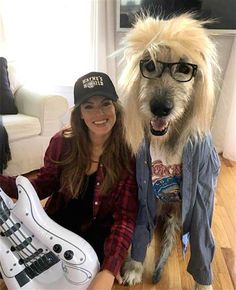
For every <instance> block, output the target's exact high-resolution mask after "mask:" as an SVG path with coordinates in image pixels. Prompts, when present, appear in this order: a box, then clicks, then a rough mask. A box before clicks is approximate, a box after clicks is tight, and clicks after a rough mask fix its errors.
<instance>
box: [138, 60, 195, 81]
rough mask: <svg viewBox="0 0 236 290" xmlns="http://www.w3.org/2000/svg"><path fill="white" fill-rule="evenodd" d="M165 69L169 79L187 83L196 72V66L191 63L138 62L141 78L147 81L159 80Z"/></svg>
mask: <svg viewBox="0 0 236 290" xmlns="http://www.w3.org/2000/svg"><path fill="white" fill-rule="evenodd" d="M166 68H168V70H169V72H170V75H171V77H172V78H173V79H174V80H176V81H178V82H189V81H190V80H191V79H192V78H193V77H194V76H195V75H196V72H197V65H196V64H192V63H187V62H173V63H169V62H163V61H158V60H157V61H155V62H154V61H153V60H151V59H142V60H140V71H141V73H142V76H143V77H145V78H147V79H156V78H160V77H161V76H162V74H163V72H164V71H165V69H166Z"/></svg>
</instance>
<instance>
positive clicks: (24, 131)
mask: <svg viewBox="0 0 236 290" xmlns="http://www.w3.org/2000/svg"><path fill="white" fill-rule="evenodd" d="M8 72H9V79H10V83H11V88H12V91H13V93H14V97H15V103H16V106H17V108H18V114H17V115H3V116H2V121H3V125H4V126H5V128H6V130H7V133H8V138H9V145H10V150H11V156H12V160H10V161H9V162H8V166H7V168H6V169H5V170H4V171H3V174H4V175H19V174H24V173H27V172H30V171H33V170H36V169H39V168H40V167H41V166H42V165H43V157H44V153H45V150H46V148H47V146H48V143H49V140H50V138H51V137H52V136H53V135H54V134H55V133H56V132H57V131H59V130H60V129H61V128H62V126H63V122H62V120H63V116H64V115H65V113H66V112H67V110H68V102H67V100H66V98H64V97H62V96H59V95H54V94H42V93H41V94H40V93H36V92H32V91H30V90H29V89H27V88H25V87H24V86H21V85H20V84H19V83H17V81H16V80H15V79H14V77H15V74H14V69H13V68H11V67H8Z"/></svg>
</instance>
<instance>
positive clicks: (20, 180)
mask: <svg viewBox="0 0 236 290" xmlns="http://www.w3.org/2000/svg"><path fill="white" fill-rule="evenodd" d="M16 184H17V188H18V200H17V202H16V203H13V201H12V200H11V199H10V198H9V197H8V196H7V195H6V194H5V193H4V192H3V190H1V189H0V232H1V235H0V271H1V274H2V277H3V279H4V282H5V283H6V285H7V287H8V289H9V290H13V289H26V290H47V289H54V290H56V289H63V290H73V289H77V290H78V289H81V290H85V289H87V288H88V286H89V285H90V283H91V281H92V279H93V278H94V277H95V275H96V273H97V272H98V271H99V267H100V265H99V262H98V258H97V255H96V253H95V251H94V250H93V248H92V247H91V246H90V245H89V243H88V242H86V241H85V240H84V239H82V238H81V237H80V236H78V235H76V234H74V233H72V232H71V231H69V230H67V229H65V228H63V227H61V226H60V225H58V224H57V223H55V222H54V221H53V220H52V219H50V218H49V217H48V215H47V214H46V213H45V211H44V209H43V208H42V205H41V203H40V200H39V198H38V195H37V193H36V192H35V190H34V188H33V186H32V184H31V183H30V182H29V180H28V179H27V178H25V177H23V176H18V177H17V179H16Z"/></svg>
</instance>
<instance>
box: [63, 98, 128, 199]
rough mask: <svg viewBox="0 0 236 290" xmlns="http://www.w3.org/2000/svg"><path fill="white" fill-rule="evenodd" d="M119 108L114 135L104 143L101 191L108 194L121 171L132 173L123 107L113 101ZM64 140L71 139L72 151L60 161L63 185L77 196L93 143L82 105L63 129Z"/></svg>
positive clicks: (89, 160) (101, 158) (87, 167)
mask: <svg viewBox="0 0 236 290" xmlns="http://www.w3.org/2000/svg"><path fill="white" fill-rule="evenodd" d="M113 104H114V106H115V111H116V122H115V125H114V127H113V128H112V132H111V135H110V136H109V138H108V139H107V141H106V142H105V144H104V150H103V154H102V156H101V157H100V163H101V164H102V165H103V168H104V172H105V176H104V180H103V182H102V184H101V192H102V194H103V195H105V194H107V193H108V192H109V190H110V189H111V187H112V186H113V185H115V184H116V183H117V182H118V181H119V179H120V178H121V176H122V174H123V173H124V172H125V171H126V170H127V172H130V170H131V168H130V164H131V151H130V149H129V148H128V145H127V143H126V140H125V132H124V125H123V109H122V107H121V105H120V103H119V102H114V103H113ZM63 135H64V138H65V142H69V145H70V146H69V147H70V151H69V152H68V153H67V155H66V158H65V159H64V160H61V161H60V162H59V165H60V166H61V168H62V173H61V185H62V187H63V188H68V189H69V190H70V191H71V193H72V195H73V196H74V197H76V196H78V195H79V193H80V189H81V187H82V185H83V182H84V178H85V176H86V172H88V170H89V169H90V167H91V153H92V144H91V141H90V139H89V135H88V128H87V126H86V125H85V123H84V121H83V119H81V115H80V107H75V108H74V110H73V111H72V113H71V127H69V128H67V129H65V130H64V131H63Z"/></svg>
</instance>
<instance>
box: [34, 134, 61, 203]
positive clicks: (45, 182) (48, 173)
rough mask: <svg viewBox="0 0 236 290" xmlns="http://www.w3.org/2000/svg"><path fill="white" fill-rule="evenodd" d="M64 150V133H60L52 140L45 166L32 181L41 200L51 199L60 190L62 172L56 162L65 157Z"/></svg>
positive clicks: (46, 155) (45, 158) (45, 157)
mask: <svg viewBox="0 0 236 290" xmlns="http://www.w3.org/2000/svg"><path fill="white" fill-rule="evenodd" d="M63 150H64V137H63V136H62V132H59V133H57V134H56V135H54V136H53V137H52V139H51V140H50V143H49V146H48V148H47V150H46V153H45V156H44V166H43V167H41V168H40V170H39V172H38V173H37V176H36V177H35V178H31V179H30V181H31V182H32V184H33V186H34V188H35V190H36V192H37V194H38V196H39V198H40V199H44V198H46V197H49V196H50V195H51V194H53V193H54V192H57V191H58V190H59V188H60V174H61V170H60V167H59V165H58V164H56V162H57V161H59V160H60V158H61V156H62V155H63Z"/></svg>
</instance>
